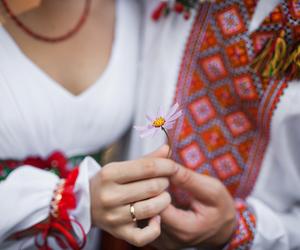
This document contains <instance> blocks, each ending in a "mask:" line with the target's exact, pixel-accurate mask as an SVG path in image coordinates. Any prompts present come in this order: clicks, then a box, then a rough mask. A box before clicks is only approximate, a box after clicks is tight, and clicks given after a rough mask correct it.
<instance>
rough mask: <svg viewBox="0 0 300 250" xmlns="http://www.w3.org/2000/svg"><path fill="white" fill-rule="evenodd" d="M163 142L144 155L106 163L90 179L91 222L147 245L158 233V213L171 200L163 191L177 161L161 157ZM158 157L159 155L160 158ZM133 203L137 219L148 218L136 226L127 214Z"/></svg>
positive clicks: (166, 151) (127, 239)
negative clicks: (147, 221)
mask: <svg viewBox="0 0 300 250" xmlns="http://www.w3.org/2000/svg"><path fill="white" fill-rule="evenodd" d="M168 150H169V149H168V147H167V146H164V147H162V148H161V149H160V150H158V151H157V152H155V153H153V154H152V155H149V156H147V157H145V158H142V159H139V160H135V161H128V162H117V163H110V164H108V165H106V166H105V167H104V168H103V169H102V170H101V171H99V173H98V174H97V175H96V176H95V177H94V178H92V179H91V182H90V189H91V203H92V204H91V210H92V211H91V213H92V223H93V225H95V226H97V227H100V228H102V229H103V230H105V231H108V232H109V233H111V234H112V235H114V236H115V237H117V238H121V239H124V240H126V241H128V242H129V243H131V244H133V245H136V246H143V245H146V244H148V243H150V242H152V241H153V240H155V239H156V238H157V237H158V236H159V235H160V217H159V216H158V214H159V213H161V212H162V211H163V210H164V209H165V208H166V207H167V206H168V205H169V204H170V201H171V198H170V195H169V194H168V193H167V192H165V190H166V188H167V187H168V186H169V181H168V177H170V176H172V175H173V174H174V173H175V172H176V171H177V168H178V167H177V166H176V164H175V163H174V162H173V161H171V160H167V159H163V157H166V156H167V154H168ZM159 157H160V158H159ZM130 204H133V205H134V210H135V215H136V218H137V220H142V219H149V218H150V221H149V224H148V225H147V226H146V227H144V228H142V229H141V228H138V227H137V226H136V224H135V223H134V222H133V219H132V217H131V214H130Z"/></svg>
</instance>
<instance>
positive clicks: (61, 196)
mask: <svg viewBox="0 0 300 250" xmlns="http://www.w3.org/2000/svg"><path fill="white" fill-rule="evenodd" d="M78 174H79V169H78V168H75V169H74V170H73V171H72V172H71V173H70V174H69V176H68V177H67V178H66V179H62V180H61V182H60V183H59V184H58V185H57V188H56V190H55V191H54V194H53V198H52V201H51V205H50V214H49V218H48V219H47V220H46V221H45V222H41V223H39V224H36V225H34V226H33V227H31V228H29V229H27V230H25V231H22V232H18V233H16V234H15V235H14V238H16V239H20V238H22V237H23V236H24V235H25V234H26V232H34V233H35V245H36V247H37V248H38V249H40V250H52V248H51V247H50V246H49V242H48V241H49V239H50V238H51V237H52V238H54V239H55V241H56V243H57V244H58V245H59V246H60V247H61V249H72V250H79V249H82V248H83V247H84V245H85V243H86V235H85V232H84V229H83V228H82V226H81V225H80V223H79V222H78V221H76V220H75V219H73V218H71V217H70V216H69V213H68V212H69V210H72V209H74V208H75V207H76V197H75V194H74V186H75V182H76V179H77V177H78ZM72 225H74V226H75V225H76V226H77V227H78V228H79V230H80V231H81V233H82V238H83V239H82V242H79V241H78V240H77V237H76V235H75V233H74V231H73V226H72Z"/></svg>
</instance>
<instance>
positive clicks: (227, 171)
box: [213, 153, 241, 180]
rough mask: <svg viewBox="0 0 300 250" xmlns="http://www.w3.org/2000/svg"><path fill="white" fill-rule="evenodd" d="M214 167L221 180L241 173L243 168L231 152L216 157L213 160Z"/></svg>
mask: <svg viewBox="0 0 300 250" xmlns="http://www.w3.org/2000/svg"><path fill="white" fill-rule="evenodd" d="M213 167H214V169H215V170H216V172H217V173H218V176H219V177H220V178H221V180H226V179H228V178H230V177H232V176H235V175H238V174H239V173H241V168H240V167H239V165H238V164H237V161H236V160H235V159H234V158H233V156H232V155H231V154H230V153H227V154H225V155H222V156H220V157H218V158H216V159H215V160H214V161H213Z"/></svg>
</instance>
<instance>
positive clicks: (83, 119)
mask: <svg viewBox="0 0 300 250" xmlns="http://www.w3.org/2000/svg"><path fill="white" fill-rule="evenodd" d="M116 17H117V21H116V28H115V38H114V44H113V49H112V54H111V58H110V61H109V63H108V66H107V68H106V70H105V72H104V73H103V74H102V76H101V77H100V78H99V79H98V80H97V81H96V82H95V83H94V84H93V85H92V86H91V87H90V88H88V89H87V90H86V91H84V92H83V93H82V94H80V95H79V96H74V95H72V94H71V93H69V92H68V91H67V90H65V89H64V88H63V87H61V86H60V85H59V84H58V83H56V82H55V81H54V80H53V79H51V78H50V77H49V76H48V75H46V74H45V73H44V72H43V71H42V70H41V69H40V68H38V67H37V66H36V65H35V64H34V63H33V62H32V61H30V59H29V58H28V57H26V56H25V54H24V53H23V52H22V51H21V50H20V49H19V47H18V46H17V44H16V43H15V42H14V41H13V39H12V38H11V37H10V36H9V34H8V33H7V32H6V31H5V30H4V28H3V27H0V159H1V160H5V159H24V158H26V157H29V156H40V157H47V156H49V154H51V153H52V152H53V151H55V150H60V151H62V152H63V153H65V154H66V155H67V156H68V157H71V156H75V155H84V154H89V153H94V152H97V151H100V150H101V149H103V148H104V147H106V146H108V145H109V144H111V143H112V142H114V141H115V140H116V139H118V138H119V137H120V136H121V135H122V134H124V132H125V131H126V130H127V129H128V128H129V125H130V124H131V121H132V117H133V104H134V96H135V95H134V92H135V83H136V75H137V60H138V51H139V50H138V46H139V23H140V10H139V5H138V1H135V0H130V1H123V0H119V1H117V14H116ZM99 169H100V166H99V165H98V164H97V163H96V162H95V161H94V160H93V159H91V158H86V159H85V160H84V161H83V162H82V163H81V164H80V173H79V177H78V179H77V181H76V186H75V193H76V198H77V200H78V206H77V208H76V209H75V210H74V211H72V215H73V216H74V217H76V219H77V220H78V221H79V222H80V223H81V224H82V226H83V228H84V230H85V231H86V232H88V231H89V230H90V227H91V218H90V205H89V204H90V195H89V179H90V177H91V176H93V175H94V174H95V173H96V172H97V171H99ZM57 182H58V177H56V176H55V175H53V174H52V173H50V172H47V171H42V170H39V169H36V168H33V167H30V166H22V167H20V168H19V169H17V170H15V171H14V172H13V173H11V175H9V177H8V179H7V180H5V181H3V182H0V200H1V202H0V214H1V217H0V249H20V245H19V243H20V242H15V241H12V242H7V241H6V242H3V240H4V239H6V238H7V237H8V236H10V235H11V234H12V233H15V232H17V231H19V230H22V229H26V228H28V227H30V226H32V225H34V224H36V223H37V222H40V221H41V220H43V219H45V218H46V217H47V216H48V213H49V205H50V200H51V198H52V195H53V190H54V188H55V186H56V183H57ZM22 244H23V243H22ZM32 244H33V242H32V239H29V241H26V242H25V245H24V246H23V247H29V248H30V247H32Z"/></svg>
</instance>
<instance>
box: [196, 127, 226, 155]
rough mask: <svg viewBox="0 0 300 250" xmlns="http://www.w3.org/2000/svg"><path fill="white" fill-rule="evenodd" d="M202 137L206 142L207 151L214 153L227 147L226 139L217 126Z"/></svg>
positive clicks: (203, 133) (205, 132)
mask: <svg viewBox="0 0 300 250" xmlns="http://www.w3.org/2000/svg"><path fill="white" fill-rule="evenodd" d="M201 137H202V139H203V141H204V142H205V145H206V147H207V150H208V151H209V152H212V151H214V150H217V149H219V148H221V147H223V146H225V145H226V142H227V140H226V138H225V136H224V135H223V132H222V129H221V128H220V127H219V126H217V125H215V126H212V127H211V128H209V129H208V130H206V131H204V132H202V133H201Z"/></svg>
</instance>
